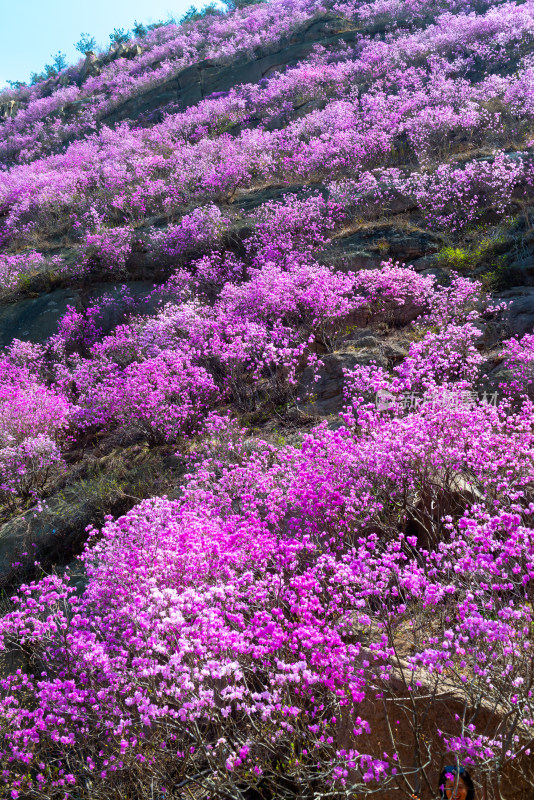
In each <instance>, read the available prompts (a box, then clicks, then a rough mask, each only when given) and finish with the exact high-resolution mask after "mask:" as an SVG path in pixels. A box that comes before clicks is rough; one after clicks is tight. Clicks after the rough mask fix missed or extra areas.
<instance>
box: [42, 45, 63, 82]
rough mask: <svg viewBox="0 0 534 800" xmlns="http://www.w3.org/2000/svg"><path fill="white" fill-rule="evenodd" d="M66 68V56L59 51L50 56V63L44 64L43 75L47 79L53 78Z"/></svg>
mask: <svg viewBox="0 0 534 800" xmlns="http://www.w3.org/2000/svg"><path fill="white" fill-rule="evenodd" d="M66 66H67V56H66V55H65V53H62V52H61V51H60V50H58V52H57V53H56V54H55V56H52V63H51V64H45V74H46V77H47V78H54V77H55V76H56V75H57V74H58V73H59V72H61V70H63V69H65V67H66Z"/></svg>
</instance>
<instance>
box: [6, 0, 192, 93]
mask: <svg viewBox="0 0 534 800" xmlns="http://www.w3.org/2000/svg"><path fill="white" fill-rule="evenodd" d="M192 4H193V5H196V6H197V8H198V7H202V6H204V5H205V2H204V0H200V2H194V0H0V87H2V86H4V84H5V83H6V81H7V80H19V81H28V80H29V77H30V73H32V72H41V71H42V69H43V67H44V65H45V64H50V63H51V62H52V56H53V55H54V54H55V53H57V52H58V50H61V51H62V52H63V53H65V54H66V56H67V59H68V62H69V63H72V62H75V61H77V60H78V59H79V58H80V55H79V54H78V53H77V51H76V50H75V49H74V44H75V43H76V42H77V41H78V40H79V38H80V33H82V32H83V33H89V34H90V35H91V36H94V37H95V39H96V40H97V42H98V43H99V44H101V45H104V44H105V45H106V46H109V38H108V37H109V34H110V33H111V32H112V31H113V29H114V28H129V27H131V25H133V23H134V20H137V21H138V22H143V23H145V24H146V23H150V22H156V21H158V20H160V19H167V17H168V15H169V14H172V15H173V16H175V17H180V16H181V15H182V14H183V13H184V12H185V11H186V10H187V9H188V8H189V6H190V5H192Z"/></svg>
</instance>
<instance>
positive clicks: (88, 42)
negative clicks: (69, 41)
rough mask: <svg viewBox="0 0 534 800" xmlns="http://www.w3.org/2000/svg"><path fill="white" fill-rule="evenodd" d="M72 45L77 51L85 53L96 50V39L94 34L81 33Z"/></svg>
mask: <svg viewBox="0 0 534 800" xmlns="http://www.w3.org/2000/svg"><path fill="white" fill-rule="evenodd" d="M74 47H75V48H76V50H78V52H79V53H81V54H82V55H85V54H86V53H90V52H92V51H94V50H96V39H95V37H94V36H90V35H89V34H88V33H81V34H80V41H79V42H77V43H76V44H75V45H74Z"/></svg>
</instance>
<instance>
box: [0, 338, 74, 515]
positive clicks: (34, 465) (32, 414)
mask: <svg viewBox="0 0 534 800" xmlns="http://www.w3.org/2000/svg"><path fill="white" fill-rule="evenodd" d="M20 349H21V348H20V347H19V348H18V350H19V352H20ZM11 352H12V354H13V348H12V351H11ZM15 352H16V349H15ZM0 375H1V379H2V382H1V386H0V475H1V485H0V499H1V501H2V502H3V503H6V504H8V505H10V504H11V503H12V502H13V501H14V500H15V498H16V497H18V496H22V497H27V496H28V495H30V494H32V495H33V494H36V493H38V492H39V491H41V490H42V489H43V488H44V486H45V484H46V480H47V477H48V473H49V471H50V468H51V467H52V466H54V465H57V466H59V464H60V463H62V458H61V451H60V447H59V445H60V444H61V441H62V440H63V439H64V437H65V434H66V430H67V426H68V423H69V418H70V413H71V408H70V405H69V403H68V402H67V400H66V399H65V397H64V396H62V395H61V394H60V393H59V392H57V391H56V390H54V389H49V388H48V387H47V386H45V385H44V384H43V383H42V382H41V381H40V380H39V379H38V377H37V376H36V375H35V374H33V372H32V370H31V369H29V368H28V367H27V366H17V365H16V364H13V362H12V361H11V360H10V359H8V358H6V357H4V358H3V359H2V363H1V364H0Z"/></svg>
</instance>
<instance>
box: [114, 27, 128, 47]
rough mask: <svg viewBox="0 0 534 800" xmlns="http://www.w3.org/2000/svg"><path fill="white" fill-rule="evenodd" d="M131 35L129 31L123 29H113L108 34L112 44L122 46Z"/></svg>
mask: <svg viewBox="0 0 534 800" xmlns="http://www.w3.org/2000/svg"><path fill="white" fill-rule="evenodd" d="M130 36H131V34H130V31H129V30H125V29H124V28H114V29H113V33H110V34H109V40H110V42H111V43H112V44H123V43H124V42H127V41H128V39H129V38H130Z"/></svg>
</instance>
